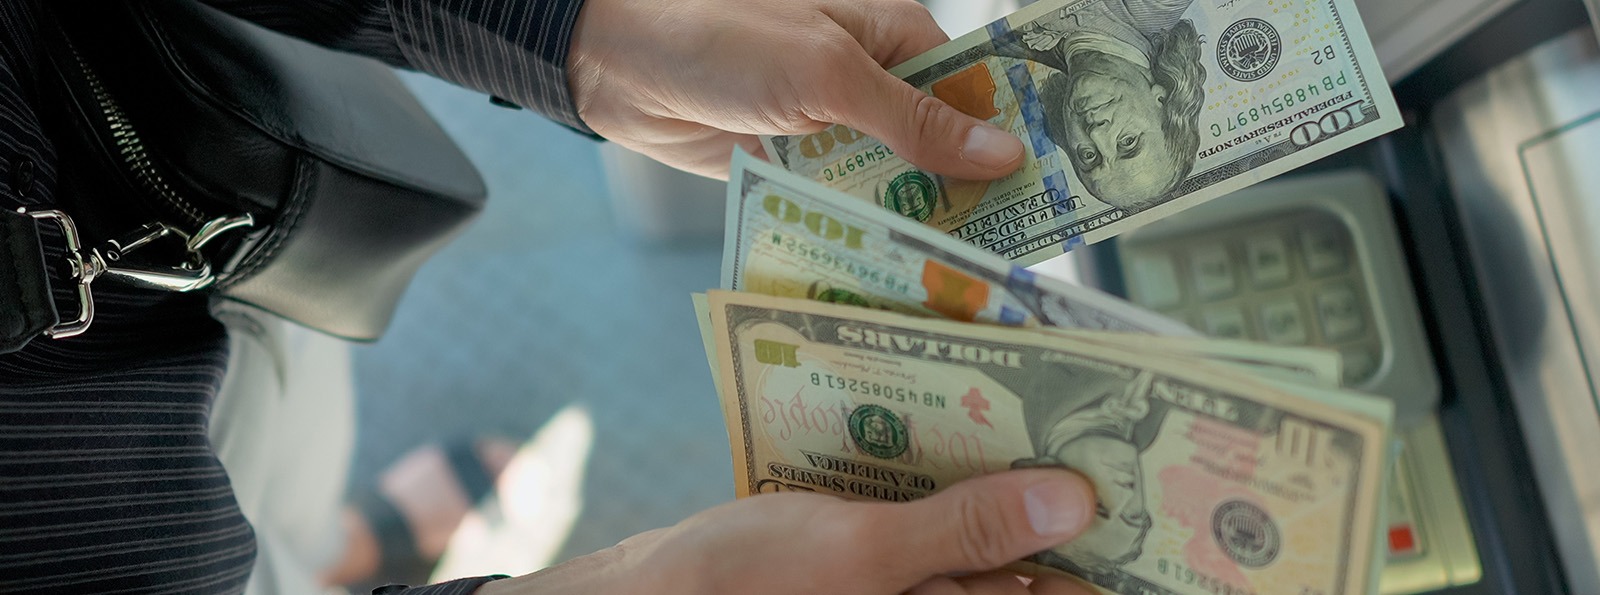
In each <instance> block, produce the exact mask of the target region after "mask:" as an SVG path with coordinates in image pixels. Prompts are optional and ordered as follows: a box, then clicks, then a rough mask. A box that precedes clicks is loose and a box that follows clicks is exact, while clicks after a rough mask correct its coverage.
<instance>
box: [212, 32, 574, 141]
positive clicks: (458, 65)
mask: <svg viewBox="0 0 1600 595" xmlns="http://www.w3.org/2000/svg"><path fill="white" fill-rule="evenodd" d="M204 1H205V2H206V3H207V4H210V5H212V6H215V7H217V8H219V9H222V10H224V11H227V12H229V13H232V14H234V15H236V16H239V17H242V18H245V19H249V20H252V21H255V22H256V23H259V24H261V25H263V26H266V27H270V28H273V29H276V30H279V31H282V32H284V33H288V34H290V35H294V36H296V37H300V38H302V39H306V40H308V41H311V42H313V43H317V44H320V45H324V46H327V47H331V48H334V49H338V50H343V51H348V52H353V53H358V54H363V55H367V56H371V57H374V58H377V59H379V60H383V61H384V62H387V63H389V64H391V65H394V66H398V67H401V68H409V69H412V70H419V71H422V72H426V73H428V74H432V75H434V76H437V77H439V78H442V79H445V80H447V81H450V82H453V83H456V84H458V85H461V86H463V87H467V88H470V89H474V90H477V91H482V92H485V93H489V94H491V95H494V96H496V97H500V98H503V99H505V100H508V101H511V102H513V103H516V104H517V105H520V106H523V107H526V108H528V109H531V110H534V111H536V112H539V113H540V114H543V115H544V116H545V117H548V118H550V119H551V120H554V121H556V122H558V123H560V124H563V125H565V126H567V127H568V128H571V129H573V130H575V131H577V132H579V133H581V134H584V135H586V136H589V137H592V138H599V137H598V136H596V135H595V134H594V131H593V130H591V129H590V128H589V127H588V125H586V124H584V123H583V120H581V119H579V118H578V109H577V106H576V105H575V104H574V103H573V101H572V92H571V89H570V88H569V87H568V86H567V53H568V51H569V50H570V49H571V48H572V31H573V28H574V27H576V26H577V22H578V11H579V10H581V9H582V8H583V0H204Z"/></svg>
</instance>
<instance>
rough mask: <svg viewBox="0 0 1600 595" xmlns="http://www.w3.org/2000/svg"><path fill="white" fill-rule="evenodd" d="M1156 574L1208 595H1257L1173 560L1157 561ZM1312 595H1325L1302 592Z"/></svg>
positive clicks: (1247, 588)
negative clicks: (1210, 594) (1209, 594)
mask: <svg viewBox="0 0 1600 595" xmlns="http://www.w3.org/2000/svg"><path fill="white" fill-rule="evenodd" d="M1156 572H1159V573H1161V574H1162V575H1165V576H1168V577H1171V578H1172V579H1173V580H1176V581H1178V582H1179V583H1182V584H1185V585H1192V586H1194V587H1197V588H1199V589H1200V590H1202V591H1205V592H1207V593H1215V594H1216V595H1257V593H1256V592H1255V591H1253V590H1251V589H1250V588H1249V587H1240V586H1237V585H1234V584H1232V583H1228V582H1224V581H1223V580H1222V579H1219V578H1217V577H1215V576H1211V575H1209V574H1206V573H1204V572H1200V571H1197V570H1195V569H1194V568H1193V567H1191V566H1189V565H1187V564H1184V563H1182V562H1178V561H1176V560H1173V559H1171V558H1158V559H1156ZM1311 593H1316V595H1323V593H1322V591H1313V592H1302V593H1300V595H1311Z"/></svg>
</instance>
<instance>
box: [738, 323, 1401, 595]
mask: <svg viewBox="0 0 1600 595" xmlns="http://www.w3.org/2000/svg"><path fill="white" fill-rule="evenodd" d="M710 310H711V316H712V329H713V331H714V334H715V335H716V336H715V339H716V345H717V356H718V360H719V363H718V368H719V370H720V372H721V374H722V386H723V401H722V404H723V412H724V415H725V417H726V421H727V423H728V429H729V436H730V440H731V442H732V446H733V451H734V452H733V460H734V467H735V470H734V471H735V480H736V482H737V491H738V494H739V495H740V496H747V495H752V494H758V493H766V492H781V491H811V492H819V493H825V494H833V495H837V496H842V497H845V498H853V499H867V500H886V501H905V500H911V499H916V498H920V497H923V496H926V495H928V494H930V493H933V492H937V491H939V490H940V489H943V488H945V487H948V486H949V485H951V484H952V483H954V482H957V481H960V480H961V479H964V478H968V477H973V476H976V475H981V474H986V473H993V472H997V471H1002V470H1006V469H1011V468H1015V467H1023V466H1037V465H1063V466H1066V467H1069V468H1072V469H1075V470H1077V471H1079V472H1081V473H1083V474H1084V475H1085V476H1086V477H1088V478H1089V479H1090V481H1091V483H1093V485H1094V486H1095V490H1096V492H1097V494H1098V500H1099V502H1100V507H1101V508H1100V514H1099V516H1098V517H1097V518H1096V519H1095V520H1093V521H1092V522H1091V525H1090V527H1089V529H1088V530H1087V531H1086V532H1085V533H1083V535H1081V536H1080V537H1078V538H1077V539H1075V540H1073V541H1072V542H1070V543H1068V544H1066V545H1063V546H1060V547H1058V548H1055V549H1052V550H1049V551H1045V552H1041V553H1039V554H1037V555H1035V556H1032V557H1030V558H1028V560H1027V561H1026V563H1025V565H1024V567H1022V568H1019V570H1022V571H1030V572H1040V571H1047V570H1054V571H1062V572H1067V573H1070V574H1073V575H1076V576H1078V577H1080V578H1082V579H1084V580H1085V581H1087V582H1089V583H1092V584H1094V585H1096V586H1097V587H1098V588H1100V589H1101V590H1103V591H1104V592H1110V593H1121V594H1126V595H1136V594H1137V595H1145V594H1164V595H1200V594H1214V593H1229V592H1231V593H1250V594H1268V593H1273V594H1277V593H1322V594H1328V595H1336V594H1338V595H1343V594H1355V593H1365V592H1366V591H1367V590H1368V588H1369V587H1370V585H1371V584H1372V583H1371V580H1372V579H1371V574H1372V573H1373V572H1374V571H1375V569H1374V567H1373V563H1374V562H1373V561H1374V560H1375V559H1376V558H1375V554H1374V543H1375V541H1374V537H1375V532H1376V531H1375V529H1376V520H1377V519H1378V516H1377V515H1378V513H1379V508H1380V507H1379V506H1378V504H1377V503H1378V501H1379V494H1380V493H1381V492H1380V490H1381V488H1382V482H1383V473H1384V471H1385V465H1386V464H1387V460H1388V458H1389V457H1388V452H1387V451H1388V448H1387V428H1388V426H1387V424H1388V421H1387V420H1388V419H1389V417H1388V415H1386V414H1385V412H1392V408H1390V406H1389V405H1388V403H1387V402H1383V401H1381V400H1378V399H1365V400H1362V401H1363V402H1362V403H1360V404H1359V405H1360V406H1361V407H1365V411H1368V412H1369V413H1367V414H1362V413H1357V412H1355V411H1353V409H1357V407H1354V406H1351V407H1346V406H1336V405H1334V404H1330V403H1329V402H1328V401H1337V400H1339V399H1359V398H1358V397H1349V396H1345V395H1339V394H1334V395H1331V396H1329V397H1328V398H1327V399H1326V400H1313V399H1309V398H1304V397H1301V396H1298V395H1296V394H1295V392H1294V390H1295V389H1294V388H1293V385H1290V384H1283V385H1282V388H1279V387H1274V386H1272V385H1269V384H1267V383H1257V382H1254V381H1251V380H1249V379H1248V378H1246V377H1244V376H1242V375H1238V374H1232V373H1228V372H1226V371H1220V370H1219V369H1214V368H1208V367H1194V366H1186V365H1183V364H1182V363H1179V362H1174V361H1172V360H1169V359H1166V358H1163V357H1161V356H1157V355H1152V354H1139V355H1135V354H1132V353H1129V352H1126V351H1122V350H1119V349H1116V348H1114V347H1111V346H1108V345H1105V344H1102V343H1089V342H1083V341H1078V340H1074V339H1071V338H1068V337H1062V336H1052V335H1050V334H1047V333H1041V332H1037V331H1033V330H1028V329H1008V328H1002V327H994V326H984V325H973V324H960V323H953V322H948V321H938V320H928V319H918V318H911V317H907V316H903V315H898V314H894V313H890V312H881V311H871V310H866V309H862V308H852V307H846V306H840V305H835V304H823V303H818V302H815V301H809V300H795V299H782V298H774V297H770V296H762V295H755V294H747V293H732V292H725V291H716V292H712V293H711V294H710ZM1324 392H1329V393H1332V392H1334V391H1324Z"/></svg>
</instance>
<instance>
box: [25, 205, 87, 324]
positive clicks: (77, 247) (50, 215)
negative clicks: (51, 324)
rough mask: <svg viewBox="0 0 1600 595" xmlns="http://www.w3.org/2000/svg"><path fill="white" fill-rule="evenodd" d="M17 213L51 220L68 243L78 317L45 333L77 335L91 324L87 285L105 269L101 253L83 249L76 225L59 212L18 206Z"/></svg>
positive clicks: (36, 218)
mask: <svg viewBox="0 0 1600 595" xmlns="http://www.w3.org/2000/svg"><path fill="white" fill-rule="evenodd" d="M17 212H18V213H22V214H24V215H29V216H31V217H33V219H34V220H35V221H50V222H53V223H55V224H56V225H58V226H60V227H61V237H62V239H63V240H65V241H66V243H67V253H66V258H67V263H68V265H69V266H70V267H71V269H70V271H71V273H72V278H73V280H75V281H77V282H78V283H77V285H78V287H77V292H78V317H77V318H75V319H73V320H70V321H62V322H61V323H60V324H57V325H56V326H55V328H52V329H50V330H47V331H45V332H44V336H46V337H50V338H51V339H65V338H68V337H76V336H78V335H81V334H83V332H84V331H87V330H89V325H90V324H93V323H94V292H93V291H91V290H90V289H89V284H91V283H94V278H95V277H96V276H98V275H99V274H100V273H102V272H105V269H106V263H105V261H104V260H102V259H101V258H100V255H99V254H97V253H94V252H90V253H88V254H87V255H86V254H85V253H84V251H83V240H82V239H81V237H80V236H79V235H78V225H77V224H76V223H74V222H73V221H72V218H71V217H68V216H67V214H66V213H63V212H61V211H53V210H52V211H27V210H24V209H21V208H19V209H17Z"/></svg>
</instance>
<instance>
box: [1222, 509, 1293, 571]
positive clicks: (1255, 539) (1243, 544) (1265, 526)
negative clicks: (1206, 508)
mask: <svg viewBox="0 0 1600 595" xmlns="http://www.w3.org/2000/svg"><path fill="white" fill-rule="evenodd" d="M1211 536H1212V537H1214V538H1216V540H1217V546H1218V547H1221V548H1222V551H1223V552H1225V553H1227V554H1228V557H1229V558H1233V561H1234V562H1238V563H1239V565H1240V566H1244V567H1246V568H1261V567H1264V566H1266V565H1268V564H1271V563H1272V561H1273V560H1275V559H1277V558H1278V551H1279V550H1280V549H1282V547H1283V538H1282V536H1280V535H1279V534H1278V525H1277V524H1275V523H1273V522H1272V518H1271V517H1268V516H1267V511H1265V510H1261V508H1260V507H1258V506H1256V505H1254V504H1251V503H1249V502H1245V501H1243V500H1229V501H1227V502H1223V503H1222V504H1220V505H1218V506H1217V510H1216V511H1215V512H1213V513H1211Z"/></svg>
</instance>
